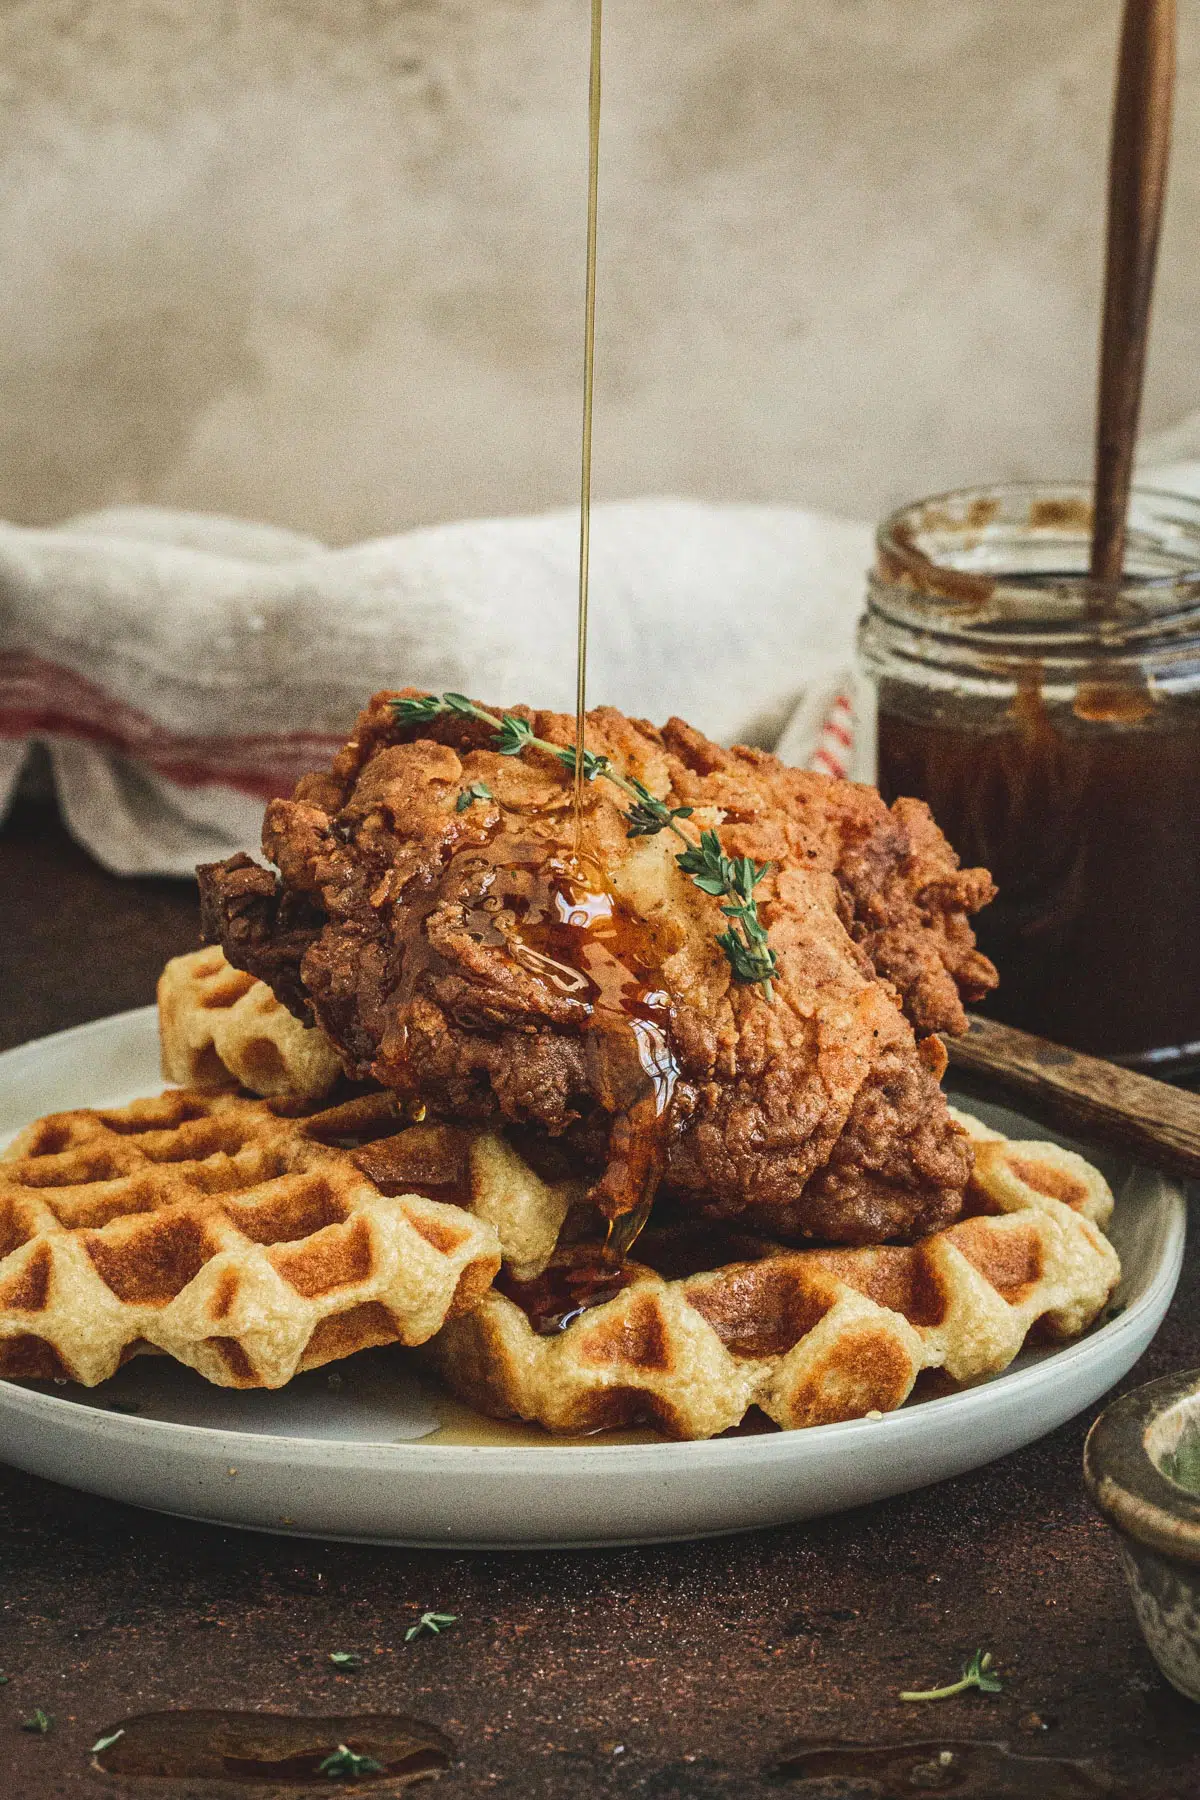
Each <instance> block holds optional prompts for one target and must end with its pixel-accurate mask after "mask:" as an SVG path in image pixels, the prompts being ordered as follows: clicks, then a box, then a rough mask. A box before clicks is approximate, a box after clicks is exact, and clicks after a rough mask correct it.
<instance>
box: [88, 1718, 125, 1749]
mask: <svg viewBox="0 0 1200 1800" xmlns="http://www.w3.org/2000/svg"><path fill="white" fill-rule="evenodd" d="M124 1736H125V1727H124V1726H123V1725H122V1726H121V1728H120V1730H119V1731H110V1732H109V1734H108V1736H107V1737H101V1738H97V1739H96V1741H95V1743H94V1744H93V1745H92V1748H91V1751H90V1754H91V1755H92V1756H100V1755H101V1754H102V1753H103V1752H104V1751H105V1750H111V1749H112V1747H113V1745H114V1744H115V1743H116V1742H117V1739H118V1738H123V1737H124Z"/></svg>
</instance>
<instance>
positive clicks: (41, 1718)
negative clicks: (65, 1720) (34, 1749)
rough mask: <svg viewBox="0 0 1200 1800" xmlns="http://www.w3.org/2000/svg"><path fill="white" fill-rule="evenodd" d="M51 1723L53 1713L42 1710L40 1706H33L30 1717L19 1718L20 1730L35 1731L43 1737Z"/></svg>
mask: <svg viewBox="0 0 1200 1800" xmlns="http://www.w3.org/2000/svg"><path fill="white" fill-rule="evenodd" d="M53 1724H54V1714H53V1713H47V1712H43V1711H42V1709H41V1707H40V1706H35V1707H34V1709H33V1715H32V1717H31V1718H28V1719H22V1720H21V1730H22V1731H36V1732H37V1733H38V1735H39V1736H40V1737H45V1735H46V1733H47V1732H48V1731H49V1730H50V1729H51V1727H52V1726H53Z"/></svg>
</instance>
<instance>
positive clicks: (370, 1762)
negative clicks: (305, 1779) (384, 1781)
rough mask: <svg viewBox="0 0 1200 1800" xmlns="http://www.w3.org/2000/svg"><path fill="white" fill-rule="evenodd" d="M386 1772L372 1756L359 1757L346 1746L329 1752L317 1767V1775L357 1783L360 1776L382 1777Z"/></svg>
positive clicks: (342, 1745)
mask: <svg viewBox="0 0 1200 1800" xmlns="http://www.w3.org/2000/svg"><path fill="white" fill-rule="evenodd" d="M386 1773H387V1771H386V1770H385V1769H384V1766H383V1764H382V1763H381V1762H376V1761H375V1758H374V1757H373V1756H360V1755H359V1754H358V1752H357V1751H356V1750H351V1749H350V1748H349V1747H348V1746H347V1745H346V1744H339V1745H338V1747H337V1749H336V1750H332V1751H330V1753H329V1755H328V1756H327V1757H326V1758H325V1761H324V1762H323V1763H319V1764H318V1766H317V1774H318V1775H329V1776H331V1777H332V1778H333V1780H334V1781H357V1780H358V1778H359V1776H360V1775H384V1774H386Z"/></svg>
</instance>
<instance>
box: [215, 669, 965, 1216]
mask: <svg viewBox="0 0 1200 1800" xmlns="http://www.w3.org/2000/svg"><path fill="white" fill-rule="evenodd" d="M410 691H411V690H410ZM394 697H395V696H391V695H387V694H380V695H377V696H376V697H375V699H374V700H373V701H372V702H371V704H370V706H369V707H368V708H367V710H366V711H365V712H364V713H363V714H362V715H361V717H360V718H359V720H358V723H357V726H356V729H355V732H354V735H353V737H352V738H351V739H350V741H349V743H347V745H346V746H345V748H344V749H343V750H342V751H341V752H340V753H339V754H338V756H337V758H336V759H335V761H334V764H333V767H332V769H331V770H330V771H329V772H328V773H327V774H315V775H310V776H306V777H305V778H304V780H303V781H301V782H300V784H299V786H298V787H297V789H296V792H295V795H294V797H293V798H292V799H291V800H278V801H275V802H273V803H272V804H271V806H270V807H269V808H268V810H267V815H266V820H265V823H264V830H263V850H264V853H265V855H266V856H267V858H268V859H269V860H270V861H271V862H272V863H274V864H275V866H276V868H277V869H278V871H279V874H278V878H277V877H276V876H275V874H274V873H272V872H271V871H270V870H267V869H263V868H261V867H260V866H258V865H257V864H255V863H253V862H251V861H250V859H249V858H248V857H242V856H239V857H233V858H231V859H230V860H229V861H228V862H226V863H218V864H213V865H210V866H209V867H207V868H205V869H202V870H201V871H200V877H201V893H202V900H203V906H204V919H205V930H206V935H207V936H208V937H209V938H210V939H212V940H219V941H220V942H221V943H222V944H223V946H224V948H225V952H226V955H227V956H228V957H229V960H230V961H231V962H232V963H234V964H235V965H236V966H237V967H239V968H243V969H246V970H248V971H249V972H250V973H251V974H254V975H257V976H260V977H261V978H262V979H264V980H265V981H267V982H268V983H269V985H270V986H271V987H272V988H273V989H274V990H275V992H276V993H277V994H278V995H279V997H280V999H281V1000H283V1001H284V1002H285V1003H286V1004H287V1005H288V1006H289V1007H291V1008H292V1010H293V1011H295V1012H297V1013H299V1014H300V1015H301V1016H302V1017H304V1018H306V1019H310V1020H311V1019H315V1020H316V1021H317V1022H319V1023H320V1025H321V1026H322V1027H323V1028H324V1030H325V1031H326V1032H327V1034H328V1035H329V1037H330V1038H331V1039H332V1040H333V1042H334V1043H335V1044H336V1045H337V1047H338V1049H339V1051H340V1052H341V1054H342V1056H343V1059H344V1061H345V1064H346V1067H347V1071H348V1072H349V1073H350V1074H352V1075H354V1076H356V1077H359V1078H366V1077H374V1078H375V1079H377V1080H379V1081H380V1082H382V1083H383V1084H384V1085H385V1086H387V1087H390V1088H393V1089H395V1090H396V1091H397V1092H398V1093H400V1094H401V1095H403V1096H404V1097H405V1098H407V1099H409V1100H411V1101H414V1102H419V1103H420V1104H423V1105H425V1106H426V1107H427V1108H428V1110H429V1112H430V1114H431V1115H432V1116H435V1117H440V1118H446V1119H455V1120H460V1121H474V1120H478V1121H484V1120H489V1119H492V1120H496V1119H499V1120H501V1121H503V1120H509V1121H513V1122H515V1123H519V1124H522V1125H532V1126H535V1127H537V1128H539V1129H540V1130H542V1131H544V1132H547V1133H549V1134H551V1135H552V1136H554V1137H557V1138H563V1139H565V1141H566V1143H567V1144H568V1145H569V1146H570V1147H572V1148H573V1149H574V1150H575V1151H576V1152H577V1153H578V1154H579V1155H581V1156H582V1157H584V1158H586V1159H588V1160H590V1161H591V1163H592V1164H593V1166H595V1167H603V1165H604V1163H605V1161H606V1159H607V1158H609V1157H611V1156H612V1155H613V1154H614V1151H613V1145H614V1143H616V1142H617V1140H618V1138H619V1134H620V1132H621V1131H622V1130H623V1129H624V1127H625V1124H626V1123H627V1117H628V1115H627V1108H628V1106H629V1104H630V1103H631V1102H632V1099H633V1093H632V1088H631V1084H630V1083H629V1082H628V1081H623V1078H617V1077H614V1073H613V1068H614V1065H613V1064H612V1061H611V1059H610V1058H606V1057H605V1056H602V1055H598V1054H597V1042H598V1041H600V1040H599V1038H598V1034H597V1031H596V1024H597V1020H598V1019H599V1017H600V1014H601V1010H602V1008H601V1003H600V1002H599V1001H597V1004H596V1005H595V1006H593V1005H592V1004H591V1000H589V999H588V998H587V997H586V995H587V994H588V993H590V995H591V999H592V1000H594V999H595V998H596V993H597V990H596V988H595V985H594V983H593V984H592V986H591V987H590V988H589V987H588V985H587V984H586V983H583V984H577V986H582V988H583V990H584V994H585V997H582V998H581V997H580V993H579V992H578V991H572V984H571V982H570V980H569V979H565V980H564V979H558V980H556V979H554V976H555V973H556V971H557V972H559V974H560V975H561V974H562V963H561V961H556V960H554V959H548V958H547V956H546V954H545V950H546V940H545V938H544V937H542V938H539V937H538V936H537V934H536V933H533V934H532V935H531V931H530V929H529V928H527V927H526V926H525V925H524V924H523V921H526V920H529V919H532V918H534V917H535V916H541V915H537V914H536V913H535V907H536V906H538V905H540V906H544V904H545V894H546V880H547V876H546V870H547V868H549V867H551V866H554V865H556V864H557V865H558V866H563V865H564V864H566V863H569V859H570V856H571V852H572V849H573V845H574V827H573V817H572V810H571V778H570V776H569V775H568V774H567V772H566V771H565V770H564V769H563V767H562V765H561V764H559V763H558V762H557V761H556V760H555V759H554V758H552V757H551V756H550V755H549V754H548V753H547V752H545V751H541V750H538V749H536V748H533V749H526V750H525V751H524V752H523V753H522V754H521V755H519V756H513V757H506V756H501V755H499V754H497V753H496V752H495V751H494V750H492V749H491V748H489V744H490V741H491V737H492V733H491V730H490V728H489V727H488V726H487V725H486V724H483V723H482V722H475V721H472V720H470V719H467V718H463V717H459V716H444V717H440V718H437V719H435V720H434V721H433V722H432V723H426V724H423V725H422V726H420V727H419V728H416V727H411V726H410V727H407V728H401V727H399V726H398V725H397V724H396V722H395V720H394V717H393V714H392V711H391V709H390V707H389V704H388V702H389V700H390V699H391V698H394ZM512 710H514V711H516V712H518V713H519V714H520V715H521V716H522V717H524V718H527V719H529V720H530V722H531V723H532V725H533V728H534V731H535V733H536V734H537V735H538V736H540V737H543V738H546V739H548V740H550V741H551V742H552V743H555V744H560V745H564V746H566V745H569V744H570V743H572V742H573V736H574V721H573V719H571V718H569V717H567V716H565V715H562V714H554V713H531V712H529V711H528V710H527V709H524V708H514V709H512ZM587 743H588V747H589V749H591V750H593V751H597V752H600V753H602V754H604V755H606V756H608V757H609V758H610V759H611V761H612V763H613V765H614V767H616V768H618V769H620V770H622V771H624V772H625V773H626V774H628V775H631V776H634V777H636V778H637V779H638V780H639V781H641V782H643V783H644V784H645V786H646V787H647V788H649V789H650V790H651V792H652V793H654V794H655V795H657V796H659V797H660V798H663V799H665V800H667V801H668V802H669V804H670V805H672V806H690V807H692V808H693V809H694V811H693V814H692V817H691V820H690V821H689V830H690V831H691V833H692V835H693V836H694V835H695V834H696V833H697V832H698V831H699V830H700V829H702V828H704V827H706V826H713V827H715V828H717V829H718V830H719V833H720V837H721V842H722V846H723V848H724V850H725V851H726V853H727V854H729V855H731V856H750V857H753V858H754V859H755V861H756V862H758V863H769V864H770V865H771V867H770V870H769V872H768V874H767V875H766V876H765V877H764V878H763V880H762V881H761V883H760V885H759V887H758V889H757V897H758V899H759V910H760V916H761V918H762V920H763V922H764V923H765V925H766V926H767V928H768V931H769V934H770V943H771V946H772V948H773V949H774V951H775V953H776V956H777V958H778V968H779V973H778V979H777V980H776V982H775V984H774V997H773V1001H772V1002H769V1001H768V1000H767V998H766V997H765V995H764V993H763V991H762V990H761V988H758V987H752V986H745V985H739V984H737V983H735V982H734V981H733V979H732V977H731V972H730V968H729V965H728V963H727V961H726V959H725V956H724V954H723V953H722V951H721V949H720V947H719V946H718V944H717V942H716V937H717V933H718V932H719V931H720V930H721V929H722V927H723V925H724V923H725V921H724V920H723V919H722V917H721V913H720V903H719V901H717V900H715V899H713V898H711V897H709V896H707V895H705V894H703V893H701V892H700V891H699V890H698V889H697V888H696V887H695V886H694V885H693V884H692V883H691V882H690V881H689V880H688V879H687V877H686V876H684V875H683V874H682V873H681V872H680V871H679V870H678V869H677V867H676V865H675V860H674V859H675V853H676V852H677V851H678V850H679V849H681V848H682V846H681V845H680V844H679V842H678V840H677V839H676V838H674V837H673V836H672V835H671V833H670V832H666V831H662V832H659V833H658V834H657V835H655V836H652V837H642V838H636V839H630V838H629V837H627V836H626V828H625V821H624V819H623V817H622V810H623V808H624V807H626V806H627V805H628V802H627V801H626V800H625V799H624V797H623V795H622V794H621V793H620V792H619V791H618V790H617V789H616V788H615V787H613V786H612V784H610V783H609V782H606V781H604V780H597V781H595V782H592V783H591V784H589V786H588V787H587V789H586V791H585V822H584V834H583V843H584V846H585V851H586V857H585V865H584V866H585V868H586V867H588V866H593V867H595V868H596V869H597V871H598V870H603V877H602V878H601V879H600V880H599V881H598V882H596V883H594V884H593V883H589V885H599V886H606V887H607V888H608V890H609V894H610V898H611V902H612V905H613V906H614V907H615V909H616V912H615V917H616V920H617V923H618V924H622V931H623V935H622V936H621V937H620V939H619V945H620V944H621V943H623V944H624V945H625V946H626V948H625V949H624V950H620V948H619V946H618V948H619V955H621V956H624V957H625V959H626V964H627V965H628V968H627V969H625V965H622V968H623V969H625V973H624V975H622V973H621V970H618V972H617V976H616V977H614V979H616V980H617V983H618V985H617V988H616V989H612V988H611V983H610V989H609V992H608V999H607V1000H605V1001H604V1002H603V1004H604V1005H606V1006H608V1007H609V1008H610V1011H609V1013H608V1014H607V1015H606V1016H607V1018H608V1022H609V1023H610V1024H611V1023H612V1019H613V1018H614V1017H615V1016H616V1015H615V1014H614V1013H613V1012H612V1011H611V1006H612V993H613V992H617V993H618V996H620V995H623V994H625V993H626V992H628V991H632V990H631V989H630V987H629V983H630V982H634V984H635V985H637V991H638V992H639V993H642V992H645V991H648V990H649V989H653V990H654V995H653V998H654V999H655V1001H656V1003H657V1004H659V1005H660V1006H661V1007H662V1008H663V1009H664V1015H663V1016H664V1017H666V1018H669V1030H668V1036H669V1043H670V1049H671V1052H672V1054H673V1058H674V1062H675V1064H676V1065H677V1068H678V1079H677V1082H676V1085H675V1089H674V1094H673V1099H672V1103H671V1106H670V1109H669V1111H670V1129H669V1136H668V1141H667V1142H666V1145H665V1181H666V1183H667V1185H668V1187H669V1189H670V1190H671V1191H672V1192H673V1194H674V1195H675V1196H677V1197H678V1198H679V1199H680V1200H681V1201H682V1202H683V1203H685V1204H687V1205H690V1206H692V1207H695V1208H698V1209H700V1210H702V1211H703V1212H705V1213H706V1214H709V1215H712V1216H718V1217H721V1216H733V1215H736V1214H739V1213H743V1212H752V1213H753V1215H754V1219H755V1222H756V1224H757V1225H759V1226H761V1227H762V1228H763V1229H768V1230H770V1231H772V1232H775V1233H776V1234H779V1235H783V1236H787V1237H818V1238H823V1239H827V1240H831V1241H834V1242H839V1243H867V1242H880V1241H882V1240H886V1239H889V1238H906V1237H913V1236H919V1235H922V1234H924V1233H926V1232H929V1231H934V1230H938V1229H940V1228H941V1227H942V1226H944V1225H946V1224H948V1223H949V1222H950V1221H951V1220H952V1219H953V1218H954V1217H955V1216H956V1215H957V1214H958V1213H959V1211H960V1210H961V1206H962V1198H963V1191H964V1188H965V1185H966V1182H967V1179H968V1176H969V1172H970V1154H969V1150H968V1146H967V1144H966V1141H965V1139H964V1138H963V1137H962V1136H961V1135H960V1134H959V1133H958V1131H957V1130H956V1128H955V1127H954V1125H953V1124H952V1122H951V1120H950V1117H949V1115H948V1112H947V1110H946V1105H945V1101H944V1099H943V1097H942V1094H941V1092H940V1089H939V1087H938V1076H939V1074H940V1072H941V1068H942V1066H943V1065H944V1051H943V1050H942V1047H941V1044H940V1042H939V1040H938V1039H937V1038H936V1037H935V1036H934V1035H933V1034H935V1033H937V1032H956V1031H962V1030H963V1029H964V1028H965V1024H966V1020H965V1016H964V1013H963V999H964V998H966V999H968V1000H971V999H977V998H979V997H980V996H982V995H983V994H984V993H986V992H987V991H988V989H990V988H991V987H992V986H994V984H995V980H996V976H995V971H994V970H993V968H992V965H991V964H990V963H989V962H988V961H987V959H986V958H985V957H983V956H982V955H980V954H979V952H978V951H977V950H976V949H975V946H974V938H973V935H972V933H971V929H970V925H969V923H968V914H969V913H971V912H973V911H974V910H976V909H977V908H978V907H980V906H982V905H984V904H985V903H986V902H987V901H988V900H989V899H990V898H991V897H992V894H993V892H994V889H993V886H992V883H991V880H990V878H989V876H988V875H987V874H986V872H985V871H983V870H981V869H965V870H964V869H960V868H959V867H958V863H957V859H956V857H955V856H954V853H953V851H952V850H951V849H950V847H949V845H948V844H947V843H946V841H945V839H944V838H943V837H942V835H941V833H940V832H939V831H938V829H937V826H936V825H935V824H934V822H933V819H932V818H931V816H930V814H929V812H928V809H927V808H926V807H925V806H924V805H922V804H921V803H920V802H918V801H914V800H900V801H898V802H897V803H896V805H895V806H894V807H893V808H892V809H891V810H890V811H889V810H888V808H887V807H885V805H884V804H883V802H882V800H881V799H880V798H879V795H878V794H877V793H876V792H875V790H874V789H873V788H869V787H861V786H857V785H854V784H852V783H849V782H841V781H832V780H830V779H828V778H827V777H825V776H821V775H815V774H809V773H806V772H804V771H802V770H797V769H790V768H787V767H785V765H784V764H782V763H780V762H779V761H778V760H777V759H776V758H775V757H772V756H769V755H767V754H765V753H764V752H762V751H758V750H751V749H744V748H735V749H732V750H726V749H723V748H721V747H720V746H719V745H717V744H714V743H712V742H710V741H709V740H708V739H707V738H705V737H702V736H701V735H700V733H699V732H696V731H693V730H692V729H691V727H690V726H688V725H686V724H684V723H683V722H682V721H681V720H678V719H672V720H671V721H670V722H669V723H668V724H667V725H666V726H665V727H663V728H662V730H658V729H656V728H655V727H654V726H652V725H649V724H646V723H644V722H643V721H640V720H638V721H633V720H630V719H627V718H626V717H625V716H624V715H623V714H621V713H619V712H616V711H614V710H613V709H611V708H600V709H598V710H597V711H595V712H593V713H590V714H589V715H588V731H587ZM473 783H482V784H484V786H485V787H486V789H487V790H488V791H489V793H490V796H491V797H488V798H475V799H473V800H472V801H471V802H470V804H466V805H463V806H462V809H461V810H460V806H459V802H460V798H461V796H463V794H464V792H465V790H466V789H467V788H468V787H469V786H470V785H471V784H473ZM587 859H594V861H592V862H590V863H589V861H588V860H587ZM539 945H540V946H541V948H540V950H539V948H538V946H539ZM557 954H558V953H557V952H556V955H557ZM588 966H589V969H590V968H591V965H590V964H589V965H588ZM605 967H606V968H607V967H608V965H605ZM547 971H549V978H548V975H547ZM608 972H609V974H610V975H611V973H612V971H611V969H610V970H609V971H608ZM566 974H567V975H568V976H569V970H567V971H566ZM606 979H607V977H606ZM622 981H624V982H625V985H624V986H622V985H621V983H622ZM602 985H603V984H602ZM600 1037H603V1034H600ZM922 1040H923V1041H922ZM633 1086H636V1083H634V1084H633Z"/></svg>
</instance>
